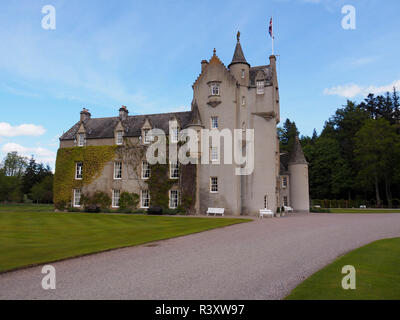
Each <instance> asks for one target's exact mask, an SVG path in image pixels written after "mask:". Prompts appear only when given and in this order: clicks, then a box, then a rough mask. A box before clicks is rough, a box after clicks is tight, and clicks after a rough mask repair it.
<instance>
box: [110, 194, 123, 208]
mask: <svg viewBox="0 0 400 320" xmlns="http://www.w3.org/2000/svg"><path fill="white" fill-rule="evenodd" d="M120 197H121V190H116V189H113V190H112V204H111V206H112V207H113V208H119V200H120Z"/></svg>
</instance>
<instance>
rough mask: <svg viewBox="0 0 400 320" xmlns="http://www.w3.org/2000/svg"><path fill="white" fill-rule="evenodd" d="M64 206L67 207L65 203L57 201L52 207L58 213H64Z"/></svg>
mask: <svg viewBox="0 0 400 320" xmlns="http://www.w3.org/2000/svg"><path fill="white" fill-rule="evenodd" d="M66 206H67V202H66V201H57V202H56V203H54V207H55V208H56V209H57V210H60V211H64V210H65V208H66Z"/></svg>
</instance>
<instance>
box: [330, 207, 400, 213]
mask: <svg viewBox="0 0 400 320" xmlns="http://www.w3.org/2000/svg"><path fill="white" fill-rule="evenodd" d="M329 210H330V212H331V213H400V209H355V208H354V209H329Z"/></svg>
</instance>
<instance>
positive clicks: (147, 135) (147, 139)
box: [143, 129, 153, 144]
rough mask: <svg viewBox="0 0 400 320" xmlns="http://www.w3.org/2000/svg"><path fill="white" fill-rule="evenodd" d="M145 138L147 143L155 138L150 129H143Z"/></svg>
mask: <svg viewBox="0 0 400 320" xmlns="http://www.w3.org/2000/svg"><path fill="white" fill-rule="evenodd" d="M143 140H144V143H145V144H149V143H150V142H151V141H152V140H153V139H152V137H151V135H150V130H149V129H145V130H143Z"/></svg>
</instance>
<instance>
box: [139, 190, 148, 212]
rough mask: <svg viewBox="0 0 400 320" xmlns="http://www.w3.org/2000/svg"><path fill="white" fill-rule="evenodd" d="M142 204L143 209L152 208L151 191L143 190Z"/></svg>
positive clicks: (141, 193)
mask: <svg viewBox="0 0 400 320" xmlns="http://www.w3.org/2000/svg"><path fill="white" fill-rule="evenodd" d="M140 199H141V200H140V203H141V207H142V208H148V207H149V206H150V193H149V190H142V191H141V192H140Z"/></svg>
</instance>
